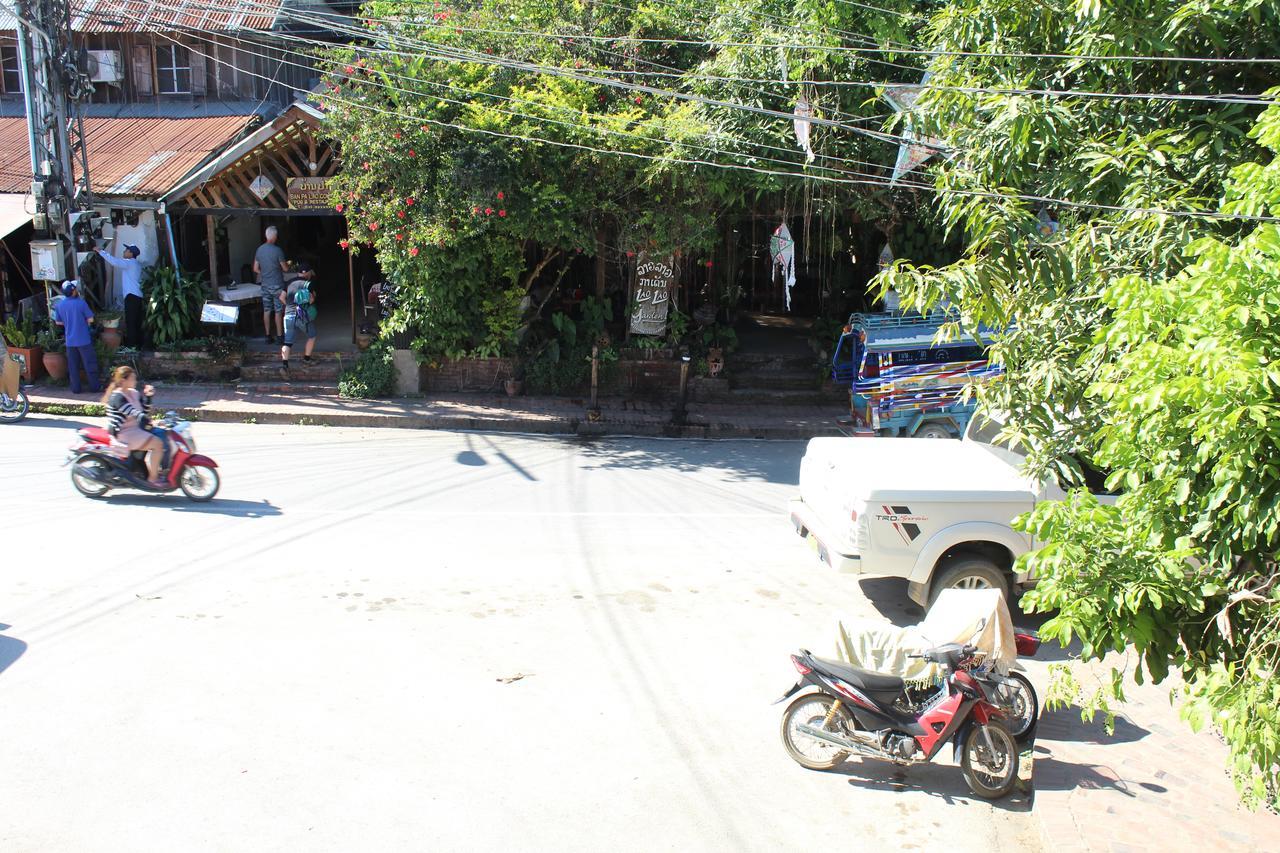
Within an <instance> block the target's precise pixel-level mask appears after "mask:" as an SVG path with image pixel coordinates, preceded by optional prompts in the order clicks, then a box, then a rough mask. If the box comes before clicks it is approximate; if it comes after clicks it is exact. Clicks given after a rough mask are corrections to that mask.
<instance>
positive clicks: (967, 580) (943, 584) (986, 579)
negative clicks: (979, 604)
mask: <svg viewBox="0 0 1280 853" xmlns="http://www.w3.org/2000/svg"><path fill="white" fill-rule="evenodd" d="M944 589H998V590H1000V594H1001V595H1003V596H1004V597H1005V600H1006V601H1007V600H1008V599H1009V579H1008V578H1007V577H1005V574H1004V572H1003V571H1002V570H1001V569H1000V567H999V566H997V565H996V564H995V563H994V562H992V561H991V560H988V559H987V558H986V557H978V556H975V555H973V554H961V555H959V556H957V557H952V558H951V559H949V560H947V561H946V562H944V563H943V564H942V565H940V566H938V570H937V573H936V574H935V575H934V578H933V584H932V586H931V587H930V588H929V606H930V607H932V606H933V603H934V602H935V601H937V600H938V596H939V595H941V594H942V591H943V590H944Z"/></svg>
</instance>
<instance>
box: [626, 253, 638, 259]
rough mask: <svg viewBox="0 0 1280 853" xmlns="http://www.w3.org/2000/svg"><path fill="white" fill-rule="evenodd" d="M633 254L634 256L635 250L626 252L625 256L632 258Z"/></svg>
mask: <svg viewBox="0 0 1280 853" xmlns="http://www.w3.org/2000/svg"><path fill="white" fill-rule="evenodd" d="M635 256H636V253H635V252H627V257H628V258H634V257H635Z"/></svg>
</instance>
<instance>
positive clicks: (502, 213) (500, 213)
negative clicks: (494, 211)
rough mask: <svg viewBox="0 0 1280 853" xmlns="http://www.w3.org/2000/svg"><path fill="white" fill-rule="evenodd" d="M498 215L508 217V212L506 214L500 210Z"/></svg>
mask: <svg viewBox="0 0 1280 853" xmlns="http://www.w3.org/2000/svg"><path fill="white" fill-rule="evenodd" d="M498 215H499V216H506V215H507V212H506V211H505V210H499V211H498Z"/></svg>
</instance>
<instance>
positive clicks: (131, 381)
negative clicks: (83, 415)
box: [102, 365, 168, 488]
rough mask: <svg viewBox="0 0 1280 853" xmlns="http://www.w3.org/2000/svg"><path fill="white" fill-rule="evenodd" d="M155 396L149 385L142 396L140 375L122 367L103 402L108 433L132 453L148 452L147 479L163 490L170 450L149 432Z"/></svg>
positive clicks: (113, 377) (163, 441) (165, 443)
mask: <svg viewBox="0 0 1280 853" xmlns="http://www.w3.org/2000/svg"><path fill="white" fill-rule="evenodd" d="M153 393H155V389H153V388H152V387H151V386H150V385H147V386H145V387H144V388H143V389H142V393H141V394H139V393H138V374H136V373H135V372H134V370H133V368H132V367H127V366H123V365H122V366H120V367H117V368H116V369H115V372H114V373H112V374H111V383H110V384H109V385H108V386H107V393H106V394H104V395H103V397H102V402H103V403H105V404H106V406H107V431H108V432H110V433H111V435H113V436H114V437H115V439H116V440H117V441H119V442H120V443H121V444H123V445H125V446H126V447H128V448H129V449H130V450H145V451H146V453H147V479H148V481H149V482H150V484H151V485H152V486H155V487H157V488H162V487H163V486H164V485H165V483H164V481H163V480H162V479H160V478H159V468H160V457H161V454H162V453H163V454H164V455H165V456H168V452H167V451H168V447H167V446H166V445H167V442H166V441H165V440H164V439H162V438H160V437H159V436H157V435H155V434H154V433H152V432H151V431H150V430H148V429H147V426H148V423H149V419H148V417H147V412H149V411H150V410H151V396H152V394H153Z"/></svg>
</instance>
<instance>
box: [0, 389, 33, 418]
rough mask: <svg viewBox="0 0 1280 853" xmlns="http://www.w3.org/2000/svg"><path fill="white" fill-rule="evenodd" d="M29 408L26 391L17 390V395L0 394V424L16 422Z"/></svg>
mask: <svg viewBox="0 0 1280 853" xmlns="http://www.w3.org/2000/svg"><path fill="white" fill-rule="evenodd" d="M30 410H31V402H30V401H29V400H28V399H27V392H26V391H19V392H18V396H16V397H10V396H9V395H8V394H3V395H0V424H16V423H17V422H18V421H20V420H22V419H23V418H25V417H26V416H27V412H28V411H30Z"/></svg>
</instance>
